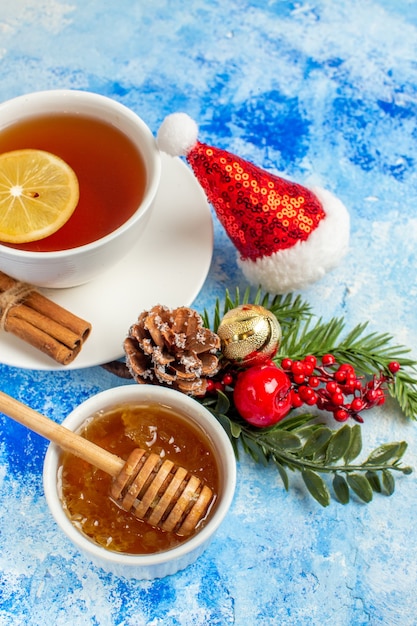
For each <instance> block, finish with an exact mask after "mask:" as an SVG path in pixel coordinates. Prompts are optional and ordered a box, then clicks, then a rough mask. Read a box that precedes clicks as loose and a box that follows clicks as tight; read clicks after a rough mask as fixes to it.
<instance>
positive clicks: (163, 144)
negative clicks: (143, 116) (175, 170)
mask: <svg viewBox="0 0 417 626" xmlns="http://www.w3.org/2000/svg"><path fill="white" fill-rule="evenodd" d="M197 137H198V126H197V124H196V123H195V121H194V120H193V119H192V118H191V117H190V116H189V115H187V114H186V113H171V115H167V117H166V118H165V119H164V121H163V122H162V124H161V126H160V127H159V130H158V134H157V143H158V147H159V149H160V150H162V152H166V153H167V154H170V155H171V156H187V154H188V153H189V152H190V150H191V148H193V147H194V146H195V144H196V143H197Z"/></svg>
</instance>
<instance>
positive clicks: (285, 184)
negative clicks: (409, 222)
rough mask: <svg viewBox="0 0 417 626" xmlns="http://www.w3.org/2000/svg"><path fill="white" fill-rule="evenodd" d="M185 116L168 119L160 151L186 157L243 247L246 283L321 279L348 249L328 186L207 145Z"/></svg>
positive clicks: (287, 286) (289, 286)
mask: <svg viewBox="0 0 417 626" xmlns="http://www.w3.org/2000/svg"><path fill="white" fill-rule="evenodd" d="M197 137H198V127H197V124H196V123H195V122H194V120H192V119H191V118H190V117H189V116H188V115H186V114H185V113H173V114H172V115H169V116H168V117H166V118H165V120H164V121H163V123H162V125H161V127H160V129H159V131H158V137H157V139H158V145H159V148H160V149H161V150H162V151H163V152H166V153H168V154H170V155H172V156H185V157H186V158H187V161H188V163H189V164H190V165H191V167H192V169H193V171H194V174H195V175H196V177H197V180H198V181H199V183H200V185H201V186H202V188H203V189H204V191H205V193H206V196H207V198H208V201H209V202H210V204H212V206H213V207H214V210H215V211H216V215H217V217H218V219H219V220H220V222H221V223H222V225H223V227H224V228H225V230H226V232H227V234H228V236H229V237H230V239H231V240H232V242H233V243H234V245H235V246H236V248H237V251H238V259H237V261H238V265H239V266H240V268H241V270H242V272H243V274H244V275H245V277H246V278H247V280H248V281H249V282H250V283H252V284H253V285H255V286H260V287H262V288H263V289H265V290H266V291H268V292H269V293H286V292H289V291H295V290H297V289H301V288H303V287H305V286H307V285H309V284H310V283H312V282H314V281H316V280H318V279H320V278H322V276H324V274H325V273H326V272H327V271H328V270H330V269H332V268H334V267H335V266H336V265H337V264H338V263H339V261H340V260H341V258H342V257H343V256H344V254H345V253H346V251H347V248H348V243H349V214H348V212H347V210H346V208H345V207H344V205H343V204H342V203H341V201H340V200H339V199H338V198H336V197H335V196H334V195H333V194H331V193H330V192H329V191H326V190H325V189H321V188H314V189H311V190H310V189H307V188H306V187H303V186H301V185H299V184H296V183H293V182H290V181H288V180H286V179H284V178H280V177H279V176H276V175H274V174H272V173H270V172H267V171H265V170H262V169H261V168H259V167H257V166H256V165H253V164H252V163H250V162H248V161H245V160H244V159H241V158H240V157H238V156H235V155H234V154H231V153H230V152H227V151H225V150H221V149H219V148H214V147H212V146H208V145H206V144H204V143H201V142H200V141H198V139H197Z"/></svg>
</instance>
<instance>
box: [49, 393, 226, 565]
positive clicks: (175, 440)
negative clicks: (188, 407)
mask: <svg viewBox="0 0 417 626" xmlns="http://www.w3.org/2000/svg"><path fill="white" fill-rule="evenodd" d="M80 434H81V435H82V436H84V437H85V438H87V439H89V440H90V441H93V442H94V443H96V444H97V445H99V446H101V447H102V448H105V449H106V450H108V451H110V452H112V453H113V454H116V455H117V456H119V457H121V458H123V459H126V458H127V457H128V456H129V454H130V453H131V452H132V450H134V449H135V448H142V449H146V450H149V451H151V452H153V453H156V454H158V455H159V456H161V458H164V459H169V460H171V461H173V462H174V463H175V464H177V465H181V466H183V467H185V468H187V469H188V471H189V472H190V473H191V474H194V475H195V476H197V477H198V478H200V479H201V480H202V481H203V482H204V483H205V484H206V485H207V486H208V487H209V488H210V489H211V490H212V491H213V493H215V494H216V493H217V494H218V493H219V469H218V466H217V463H216V459H215V454H214V451H213V447H212V444H211V442H210V440H209V438H208V437H207V435H206V434H205V433H204V432H203V430H202V429H201V428H200V427H198V426H197V425H194V424H192V423H191V422H190V420H188V419H187V418H186V417H184V416H183V415H182V414H180V413H178V412H177V411H175V410H173V409H172V408H171V407H169V406H167V405H162V404H158V403H152V404H138V405H120V406H117V407H114V408H113V409H111V410H109V411H105V412H100V413H98V414H97V415H94V416H93V417H92V418H91V419H90V420H88V423H86V425H85V426H84V428H83V430H82V431H81V433H80ZM60 465H61V469H60V480H61V492H62V493H61V498H62V502H63V506H64V510H65V511H66V514H67V515H68V517H69V518H70V519H71V521H72V523H73V524H74V525H75V526H76V527H77V528H78V529H79V530H80V531H81V532H82V533H83V534H84V535H86V536H87V537H89V538H90V539H91V540H92V541H94V542H95V543H97V544H98V545H100V546H102V547H104V548H106V549H108V550H111V551H114V552H123V553H126V554H154V553H157V552H163V551H166V550H169V549H171V548H174V547H175V546H177V545H179V544H180V543H182V542H184V541H185V540H187V539H189V538H190V536H192V535H188V536H187V537H184V536H180V535H177V534H176V533H173V532H165V531H163V530H161V529H159V528H154V527H152V526H150V525H149V524H147V523H146V522H144V521H142V520H140V519H138V518H136V517H135V516H134V515H133V514H131V513H127V512H126V511H124V510H122V509H121V508H120V507H119V506H118V505H117V504H116V503H115V502H113V501H112V500H111V498H110V497H109V493H110V488H111V481H112V478H111V477H110V476H109V475H108V474H106V473H104V472H103V471H102V470H99V469H97V468H95V467H92V466H91V465H90V464H89V463H86V462H85V461H82V460H81V459H79V458H77V457H75V456H74V455H72V454H69V453H63V454H62V456H61V463H60ZM215 505H216V503H215V502H214V504H213V505H212V506H211V508H210V509H209V511H208V512H207V515H206V517H205V518H204V519H203V520H202V521H201V522H200V523H199V525H198V526H197V528H196V529H195V532H198V531H199V530H200V529H201V528H202V527H203V526H204V524H205V523H206V522H207V520H208V519H209V518H210V515H211V513H212V512H213V510H214V507H215Z"/></svg>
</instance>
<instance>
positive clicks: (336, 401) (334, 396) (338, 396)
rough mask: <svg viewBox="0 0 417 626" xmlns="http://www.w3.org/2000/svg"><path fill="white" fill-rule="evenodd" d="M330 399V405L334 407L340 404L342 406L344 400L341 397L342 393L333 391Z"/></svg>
mask: <svg viewBox="0 0 417 626" xmlns="http://www.w3.org/2000/svg"><path fill="white" fill-rule="evenodd" d="M330 399H331V401H332V404H334V405H335V406H339V405H340V404H343V401H344V399H345V398H344V396H343V393H341V392H340V391H335V392H334V393H332V395H331V398H330Z"/></svg>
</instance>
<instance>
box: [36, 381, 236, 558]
mask: <svg viewBox="0 0 417 626" xmlns="http://www.w3.org/2000/svg"><path fill="white" fill-rule="evenodd" d="M148 400H150V401H154V402H162V403H164V402H166V403H167V404H168V405H171V406H173V407H174V408H176V409H177V410H178V409H179V410H182V411H185V412H186V413H188V414H190V416H191V415H192V414H198V415H199V416H200V417H202V419H203V420H204V422H205V426H202V424H201V423H200V422H198V421H197V420H196V423H197V424H198V425H199V426H200V427H202V428H203V430H204V431H205V432H206V434H207V435H208V437H209V438H210V439H211V441H212V444H213V445H215V446H216V450H217V451H218V457H219V458H218V461H219V462H220V463H221V464H223V468H222V470H221V471H222V472H223V473H224V476H225V478H224V486H223V489H222V493H221V497H220V501H219V502H218V503H217V505H216V508H215V510H214V512H213V514H212V515H211V518H210V520H209V521H208V522H207V524H206V525H205V526H204V527H203V528H202V529H201V530H200V531H199V532H198V533H197V534H196V535H194V536H192V537H191V538H190V539H189V540H188V541H185V542H184V543H181V544H180V545H178V546H176V547H174V548H172V549H170V550H166V551H164V552H157V553H155V554H148V555H136V554H124V553H120V552H111V551H109V550H106V549H105V548H101V547H100V546H98V545H97V544H95V543H94V542H92V541H91V540H89V539H88V538H87V537H85V536H84V535H82V534H81V532H80V531H78V530H77V529H76V528H75V527H74V525H73V524H72V522H71V521H70V519H69V518H68V517H67V515H66V513H65V512H64V509H63V508H62V505H61V502H60V499H59V495H58V492H57V471H58V460H59V455H60V452H61V451H60V449H59V447H58V446H57V445H55V444H53V443H52V444H50V445H49V447H48V450H47V452H46V456H45V461H44V469H43V483H44V491H45V497H46V500H47V503H48V505H49V508H50V510H51V513H52V515H53V517H54V518H55V521H56V522H57V524H58V525H59V527H60V528H61V530H62V531H63V532H64V533H65V534H66V535H67V536H68V538H69V539H71V540H72V542H73V543H74V544H75V545H77V546H78V547H79V548H80V550H82V551H83V552H84V553H89V554H90V555H91V557H92V558H93V559H94V558H96V559H101V560H102V561H103V560H105V561H107V562H108V563H115V564H118V565H123V566H126V567H138V566H139V567H141V566H142V567H144V568H145V567H149V566H151V567H152V566H155V565H159V564H163V563H164V564H168V563H171V562H173V561H176V560H178V559H182V558H183V557H185V556H186V555H188V554H189V553H191V552H194V551H197V550H198V549H199V548H200V547H201V546H202V545H203V544H205V543H206V542H207V543H208V542H209V541H210V539H211V537H212V535H213V534H214V533H215V532H216V530H217V529H218V527H219V526H220V524H221V523H222V521H223V519H224V518H225V516H226V514H227V512H228V510H229V508H230V505H231V503H232V500H233V496H234V492H235V487H236V460H235V455H234V451H233V447H232V444H231V443H230V440H229V438H228V435H227V434H226V432H225V431H224V429H223V428H222V426H221V425H220V424H219V422H218V421H217V420H216V418H215V417H214V416H213V415H212V414H211V413H210V412H209V411H208V409H206V408H205V407H204V406H202V405H201V404H200V403H199V402H198V401H196V400H193V399H192V398H191V397H189V396H186V395H184V394H183V393H181V392H179V391H175V390H172V389H169V388H165V387H160V386H156V385H137V384H133V385H124V386H121V387H114V388H111V389H107V390H105V391H102V392H100V393H98V394H96V395H95V396H92V397H91V398H89V399H88V400H86V401H85V402H83V403H82V404H80V405H79V406H78V407H77V408H75V409H74V410H73V411H72V412H71V413H70V414H69V415H68V416H67V418H66V419H65V420H64V421H63V425H64V426H67V427H70V428H71V430H72V422H76V424H74V426H75V428H79V427H80V426H81V425H82V423H83V422H84V421H85V420H86V419H88V416H89V415H92V414H94V413H96V412H97V411H98V410H100V409H108V408H111V407H112V406H115V405H118V404H123V403H126V402H138V403H140V402H141V401H142V402H143V401H148ZM80 413H81V415H82V418H81V416H80ZM80 418H81V419H80ZM213 439H215V441H214V440H213Z"/></svg>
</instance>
